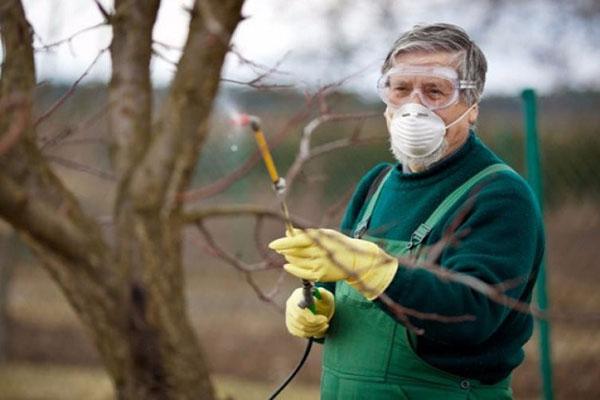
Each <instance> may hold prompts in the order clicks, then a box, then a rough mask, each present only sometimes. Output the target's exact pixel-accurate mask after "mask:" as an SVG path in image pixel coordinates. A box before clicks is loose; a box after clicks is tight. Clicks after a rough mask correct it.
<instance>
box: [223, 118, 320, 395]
mask: <svg viewBox="0 0 600 400" xmlns="http://www.w3.org/2000/svg"><path fill="white" fill-rule="evenodd" d="M234 122H235V123H236V124H238V125H241V126H248V125H249V126H250V128H251V129H252V131H253V132H254V139H255V140H256V144H257V146H258V150H259V151H260V155H261V157H262V160H263V163H264V164H265V167H266V169H267V172H268V173H269V177H270V178H271V183H272V184H273V189H274V190H275V193H276V194H277V196H278V197H279V199H280V205H281V211H282V213H283V216H284V218H285V229H286V231H287V232H288V234H289V235H293V234H294V226H293V225H292V221H291V218H290V213H289V210H288V207H287V204H286V202H285V198H284V197H283V195H284V193H285V190H286V184H285V179H283V178H282V177H280V176H279V174H278V173H277V168H276V167H275V163H274V162H273V157H272V156H271V151H270V150H269V146H268V144H267V140H266V139H265V135H264V133H263V131H262V128H261V125H260V119H259V118H258V117H256V116H254V115H248V114H240V115H238V116H237V117H236V118H234ZM302 294H303V299H302V301H301V302H300V303H299V304H298V307H300V308H308V309H309V310H310V311H311V312H312V313H313V314H316V313H317V311H316V307H315V302H314V300H313V296H315V297H316V298H317V299H320V298H321V294H320V293H319V290H318V289H317V288H315V287H314V286H313V284H312V282H310V281H308V280H305V279H303V280H302ZM312 342H313V338H310V339H308V343H307V346H306V349H305V351H304V355H303V356H302V358H301V360H300V362H299V363H298V365H297V366H296V368H295V369H294V370H293V371H292V373H291V374H290V375H289V376H288V377H287V379H286V380H285V381H284V382H283V383H282V384H281V385H280V386H279V387H278V388H277V389H276V390H275V391H274V392H273V393H272V394H271V396H270V397H269V400H271V399H274V398H275V397H277V395H278V394H279V393H280V392H281V391H282V390H283V389H284V388H285V387H286V386H287V385H288V384H289V383H290V382H291V380H292V379H293V378H294V377H295V376H296V374H297V373H298V371H299V370H300V368H302V365H303V364H304V361H306V358H307V357H308V353H309V352H310V349H311V347H312Z"/></svg>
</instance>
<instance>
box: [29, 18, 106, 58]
mask: <svg viewBox="0 0 600 400" xmlns="http://www.w3.org/2000/svg"><path fill="white" fill-rule="evenodd" d="M103 26H107V27H108V26H110V25H109V24H108V22H107V21H102V22H99V23H97V24H95V25H92V26H88V27H86V28H83V29H80V30H78V31H77V32H75V33H73V34H72V35H71V36H69V37H66V38H64V39H60V40H58V41H56V42H54V43H50V44H46V45H44V46H42V47H38V48H36V49H35V51H46V50H49V49H51V48H53V47H56V46H60V45H61V44H64V43H69V44H70V43H71V41H72V40H73V39H75V38H76V37H77V36H79V35H81V34H82V33H85V32H89V31H92V30H94V29H97V28H100V27H103Z"/></svg>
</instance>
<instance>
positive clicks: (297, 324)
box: [285, 288, 335, 338]
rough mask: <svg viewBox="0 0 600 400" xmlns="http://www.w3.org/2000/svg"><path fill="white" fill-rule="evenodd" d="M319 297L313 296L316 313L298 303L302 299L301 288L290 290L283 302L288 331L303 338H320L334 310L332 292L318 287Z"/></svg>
mask: <svg viewBox="0 0 600 400" xmlns="http://www.w3.org/2000/svg"><path fill="white" fill-rule="evenodd" d="M319 293H320V295H321V296H320V297H321V298H320V299H317V298H314V297H313V298H314V301H315V308H316V312H317V313H316V314H313V313H312V312H311V311H309V310H308V309H307V308H300V307H299V306H298V304H299V303H300V301H302V300H303V299H304V295H303V292H302V288H298V289H296V290H294V291H293V292H292V295H291V296H290V297H289V298H288V300H287V302H286V304H285V325H286V327H287V329H288V331H289V332H290V333H291V334H292V335H294V336H299V337H303V338H309V337H314V338H321V337H323V336H325V332H327V329H328V328H329V320H330V319H331V317H333V313H334V312H335V301H334V298H333V294H332V293H331V292H330V291H329V290H327V289H324V288H319Z"/></svg>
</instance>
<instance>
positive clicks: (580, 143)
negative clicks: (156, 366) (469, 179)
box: [0, 0, 600, 400]
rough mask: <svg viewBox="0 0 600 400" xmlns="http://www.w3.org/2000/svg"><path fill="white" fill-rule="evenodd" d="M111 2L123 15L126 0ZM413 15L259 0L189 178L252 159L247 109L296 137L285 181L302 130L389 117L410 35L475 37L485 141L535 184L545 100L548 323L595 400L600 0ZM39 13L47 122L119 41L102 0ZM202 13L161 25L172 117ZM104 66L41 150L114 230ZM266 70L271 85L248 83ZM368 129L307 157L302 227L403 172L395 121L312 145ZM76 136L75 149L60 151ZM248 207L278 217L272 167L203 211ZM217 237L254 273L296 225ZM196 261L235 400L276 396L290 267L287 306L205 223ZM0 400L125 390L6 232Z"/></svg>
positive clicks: (293, 358)
mask: <svg viewBox="0 0 600 400" xmlns="http://www.w3.org/2000/svg"><path fill="white" fill-rule="evenodd" d="M102 3H103V4H104V5H105V6H107V8H109V9H110V8H111V7H112V4H111V2H108V1H102ZM416 3H417V2H412V1H399V0H397V1H394V0H380V1H377V2H373V1H366V0H337V1H335V0H327V1H317V0H311V1H308V0H304V1H286V2H283V1H276V0H249V1H247V3H246V5H245V7H244V14H245V15H246V16H247V17H248V18H247V19H246V20H245V21H244V22H242V23H241V24H240V26H239V27H238V30H237V32H236V35H235V36H234V38H233V44H234V51H233V52H232V53H231V54H230V55H229V56H228V58H227V62H226V66H225V68H224V71H223V78H224V82H223V85H222V88H221V91H220V94H219V98H218V101H217V104H216V108H215V111H214V115H213V121H212V122H213V123H212V129H211V134H210V137H209V139H208V141H207V143H206V144H205V146H204V148H203V150H202V154H201V157H200V159H199V161H198V165H197V169H196V176H195V179H194V183H193V186H194V188H200V187H206V186H207V185H209V184H211V183H213V182H215V181H218V180H219V179H221V178H222V177H224V176H226V175H228V174H229V173H231V172H232V171H235V170H236V169H238V168H240V167H242V166H243V165H244V163H245V162H246V161H247V160H248V158H249V157H250V156H252V154H253V153H254V151H255V144H254V142H253V139H252V137H251V136H250V135H249V134H248V132H246V131H244V130H243V129H240V128H235V127H232V126H231V124H229V123H228V118H229V117H230V115H231V113H232V112H235V111H244V112H249V113H252V114H256V115H258V116H260V117H261V118H262V120H263V122H264V128H265V133H266V135H267V137H268V139H272V138H273V137H275V136H277V137H282V138H283V139H282V140H280V141H277V146H276V147H274V148H273V153H274V158H275V162H276V163H277V165H278V167H279V169H280V170H281V172H282V173H285V172H286V171H287V169H288V168H289V166H290V165H291V163H292V161H293V159H294V157H295V155H296V153H297V147H298V143H299V137H300V133H301V130H302V128H303V127H304V126H306V125H307V124H308V123H309V121H310V120H312V119H313V118H315V117H317V116H318V115H319V113H322V112H337V113H365V112H374V113H382V112H383V109H384V107H383V105H382V103H381V102H380V101H379V100H378V99H377V97H376V93H375V83H376V80H377V78H378V69H379V67H380V64H381V63H382V61H383V58H384V57H385V54H386V52H387V50H388V49H389V47H390V46H391V45H392V43H393V41H394V40H395V39H396V38H397V36H398V35H399V34H400V33H401V32H403V31H404V30H406V29H408V28H410V27H411V26H413V25H414V24H416V23H421V22H450V23H455V24H458V25H460V26H462V27H464V28H465V29H466V30H467V32H468V33H469V34H470V35H471V37H472V38H473V40H474V41H475V42H477V43H478V44H479V45H480V46H481V47H482V49H483V51H484V52H485V53H486V56H487V57H488V63H489V73H488V82H487V86H486V93H485V96H484V98H483V101H482V104H481V107H480V110H481V111H480V118H479V121H478V124H477V132H478V134H479V135H480V136H481V137H482V139H483V140H484V141H485V142H486V143H487V144H488V145H489V146H490V147H492V148H493V149H494V150H495V151H496V152H497V153H498V154H499V155H500V156H501V157H502V158H503V159H504V160H505V161H507V162H508V163H509V164H510V165H511V166H513V167H514V168H515V169H516V170H517V171H519V172H520V173H525V169H526V168H525V165H526V162H525V157H524V154H525V136H524V123H523V118H524V117H523V104H522V100H521V97H520V95H521V92H522V90H523V89H525V88H533V89H535V90H536V92H537V93H538V96H539V99H538V100H539V101H538V106H539V108H538V117H539V146H540V152H541V159H540V163H541V166H542V173H543V189H544V190H543V198H542V200H543V206H544V210H545V221H546V234H547V242H548V246H547V274H548V293H549V299H550V306H551V310H552V312H553V313H555V314H556V315H557V316H558V317H557V318H556V319H555V320H552V321H551V322H550V326H551V332H552V341H551V344H552V360H553V370H554V389H555V398H559V399H573V398H577V399H593V398H600V381H598V376H600V329H598V328H599V327H600V291H598V290H597V287H598V285H600V276H599V274H598V260H599V259H600V246H598V244H599V243H600V174H598V172H597V171H596V168H598V167H600V113H599V112H598V110H599V109H600V43H599V41H598V38H599V37H600V3H598V2H597V1H595V0H588V1H585V0H575V1H552V0H545V1H542V0H539V1H537V0H533V1H529V2H521V1H510V0H485V1H479V2H476V3H475V2H472V1H466V0H465V1H461V0H456V1H449V0H423V1H420V2H418V4H416ZM24 5H25V8H26V12H27V15H28V18H29V20H30V22H31V23H32V25H33V28H34V30H35V32H36V35H35V41H36V42H35V45H36V48H37V49H38V50H37V52H36V62H37V69H38V81H39V86H38V89H37V92H36V111H37V114H42V113H43V112H44V111H45V110H47V109H48V108H49V107H50V106H51V105H52V104H53V103H54V102H55V101H56V100H57V99H58V98H60V97H61V96H62V95H63V94H64V93H65V92H67V91H68V90H69V87H70V85H71V84H72V83H73V82H74V81H75V80H77V79H78V78H79V77H80V76H81V75H82V74H83V73H84V71H85V70H86V69H87V68H88V67H89V66H90V65H91V63H92V61H93V60H94V59H95V58H96V56H97V55H98V54H99V51H100V50H101V49H103V48H105V47H107V46H108V45H109V43H110V29H109V28H107V27H97V28H94V29H91V30H87V28H88V27H92V26H95V25H96V24H98V23H100V22H101V21H102V18H101V15H100V14H99V13H98V10H97V8H96V7H95V6H94V4H93V2H91V1H90V2H80V1H75V0H61V1H58V0H56V1H52V0H45V1H39V0H28V1H24ZM189 5H190V1H168V2H167V1H165V2H164V4H163V6H162V8H161V11H160V14H159V20H158V23H157V25H156V28H155V32H154V36H155V39H156V42H157V44H156V48H155V50H156V54H155V58H154V60H153V63H152V71H153V80H154V83H155V88H156V106H157V107H160V102H161V98H162V96H164V94H165V93H166V91H167V90H168V84H169V80H170V78H171V77H172V74H173V71H174V68H175V66H174V64H173V63H175V62H176V61H177V59H178V56H179V55H180V51H179V50H178V48H179V47H180V46H181V45H182V42H183V40H184V38H185V33H186V29H185V26H186V21H187V12H186V11H185V8H186V7H189ZM82 30H83V31H84V32H82V33H81V34H79V35H77V36H75V37H71V36H72V35H73V34H74V33H76V32H79V31H82ZM65 38H68V40H65V41H62V39H65ZM57 42H59V43H58V44H57V45H54V44H55V43H57ZM109 74H110V60H109V57H108V54H106V53H104V54H103V55H101V56H100V58H99V59H98V61H97V63H94V64H93V65H92V68H91V69H90V70H89V73H87V74H86V76H85V77H84V79H83V81H82V83H80V85H79V86H78V88H77V90H76V91H75V93H74V94H73V95H72V96H71V97H70V98H69V99H67V101H66V102H65V103H64V105H63V106H62V107H61V108H60V109H59V110H58V111H57V112H56V113H54V114H53V115H52V117H51V118H50V119H49V120H47V121H45V122H44V125H42V126H41V128H40V129H38V135H39V137H40V146H42V147H43V149H44V153H45V154H46V155H47V156H48V157H49V158H50V159H51V160H52V161H53V163H54V165H55V167H56V169H57V171H58V172H59V174H60V176H61V177H62V178H63V179H64V182H65V184H66V185H67V187H69V188H70V189H71V190H72V191H73V192H74V193H75V195H76V196H77V197H78V198H79V200H80V201H81V203H82V205H83V206H84V208H85V209H86V210H87V211H88V212H89V213H90V214H91V215H94V216H96V217H97V218H98V220H99V221H100V222H101V223H103V224H104V226H105V229H106V234H107V235H110V231H111V226H110V218H109V216H110V213H111V209H112V195H113V189H114V183H113V180H112V176H111V173H110V169H109V165H110V164H109V161H108V151H109V149H108V147H107V145H106V142H105V138H106V134H107V127H106V120H105V111H106V102H107V89H106V82H107V79H108V77H109ZM257 76H258V77H261V76H262V77H261V78H260V79H259V80H258V81H256V82H254V83H252V84H251V85H248V84H247V83H248V82H252V80H253V79H255V78H256V77H257ZM340 80H343V82H339V81H340ZM332 82H338V83H339V84H338V85H336V86H335V88H334V90H331V91H329V92H328V95H327V96H326V97H324V98H322V99H321V101H318V102H316V103H314V102H313V103H307V99H309V98H310V97H311V96H312V95H313V94H314V93H315V92H317V91H318V90H319V89H320V88H322V87H323V86H325V85H327V84H330V83H332ZM244 83H246V84H244ZM251 86H255V87H251ZM294 116H296V118H294V119H293V117H294ZM298 116H300V117H298ZM292 119H293V123H291V122H290V121H292ZM357 132H360V134H361V137H367V138H372V139H374V141H373V142H370V144H365V145H361V146H358V145H357V146H352V147H349V148H344V149H340V150H338V151H335V152H330V153H327V154H325V155H323V156H321V157H316V158H315V159H313V160H311V161H310V162H309V163H308V164H307V165H306V167H305V168H304V169H303V172H302V173H301V175H300V176H299V177H298V179H297V180H296V182H295V183H294V185H293V187H292V189H291V193H290V194H289V206H290V209H291V211H292V213H293V214H294V215H297V216H300V217H302V218H304V219H305V220H308V221H310V222H312V223H313V224H315V225H321V226H325V225H327V226H332V227H335V226H336V225H337V223H338V222H339V219H340V216H341V213H342V211H343V204H344V202H345V201H347V197H348V195H349V194H350V193H351V190H352V188H353V186H354V184H355V183H356V182H357V181H358V179H359V178H360V176H361V175H362V174H364V173H365V172H366V171H367V170H369V169H370V168H371V167H372V166H374V165H375V164H377V163H378V162H381V161H392V157H391V155H390V153H389V151H388V144H387V139H386V135H387V134H386V130H385V124H384V121H383V118H382V117H373V118H369V119H366V120H361V121H358V122H357V121H342V122H331V123H328V124H324V125H322V126H321V127H319V128H318V129H317V130H316V131H315V134H314V140H313V143H314V145H319V144H325V143H329V142H332V141H335V140H338V139H341V138H347V137H349V136H350V135H352V134H355V133H357ZM61 137H62V138H65V139H64V140H58V138H61ZM247 203H251V204H260V205H262V206H266V207H272V208H273V209H276V207H277V206H276V199H275V196H274V195H273V192H272V190H271V187H270V182H269V180H268V178H267V176H266V173H265V171H264V168H263V167H262V165H260V164H256V165H255V167H254V168H252V169H251V170H250V171H249V172H248V173H247V174H245V175H244V176H242V177H241V178H240V179H238V180H237V181H236V182H235V184H233V185H232V186H230V187H229V188H228V189H226V190H224V191H223V192H221V193H219V194H217V195H215V196H212V197H208V198H206V197H204V198H198V197H196V198H194V197H192V198H191V199H190V201H189V203H188V206H189V208H190V209H194V208H195V207H203V206H209V205H222V204H247ZM208 226H209V228H210V229H211V231H212V232H213V233H214V235H215V237H216V238H217V239H218V241H219V243H220V244H221V245H222V246H223V247H225V248H227V249H228V250H229V251H231V252H232V253H234V254H235V255H237V256H238V257H240V258H242V259H243V260H245V261H247V262H248V263H252V262H256V261H259V260H260V257H261V252H262V251H263V250H264V243H267V242H268V240H269V239H271V238H274V237H276V236H279V235H280V234H281V233H282V232H283V226H281V225H279V224H275V223H265V224H264V226H263V227H262V234H261V235H260V240H259V244H258V248H257V244H256V240H255V236H256V235H255V221H253V220H252V219H251V218H235V219H222V220H215V221H213V222H211V223H209V224H208ZM232 227H235V229H232ZM185 251H186V278H187V293H188V303H189V312H190V313H191V317H192V320H193V321H194V325H195V327H196V329H197V332H198V335H199V338H200V341H201V343H202V345H203V348H204V350H205V351H206V353H207V356H208V359H209V362H210V365H211V367H212V370H213V371H214V378H215V382H216V384H217V386H218V388H219V392H220V394H221V396H222V397H223V398H225V397H227V396H231V397H233V398H236V399H254V398H256V399H262V398H266V397H267V395H268V393H269V392H270V391H271V390H272V389H273V388H274V387H275V386H277V384H278V383H279V382H280V381H281V380H283V379H284V378H285V376H286V375H287V374H288V373H289V372H290V371H291V369H292V368H293V366H294V365H295V363H296V362H297V360H298V359H299V357H300V355H301V353H302V350H303V348H304V341H302V340H299V339H296V338H292V337H291V336H289V335H288V334H287V332H286V330H285V326H284V324H283V314H282V311H281V310H282V306H283V304H284V302H285V299H286V298H287V296H288V294H289V293H290V291H291V290H292V289H293V288H294V287H296V286H297V285H298V282H297V281H296V280H294V279H290V278H288V277H287V276H285V275H281V274H280V273H279V272H277V271H266V272H257V273H254V274H252V279H254V280H256V282H257V283H258V284H259V285H260V286H261V287H262V288H264V290H265V291H269V290H271V289H272V288H274V287H275V288H278V291H277V293H276V295H275V296H274V301H273V303H274V304H273V303H266V302H264V301H261V300H260V299H259V298H258V296H257V295H256V293H255V292H254V291H253V289H252V287H251V286H250V285H249V284H248V283H247V282H246V276H245V275H244V274H243V273H241V272H240V271H237V270H235V269H234V268H233V267H231V266H229V265H227V264H225V263H223V262H222V261H221V260H219V259H218V258H215V257H213V256H211V254H210V252H207V251H206V247H205V245H204V242H203V239H202V237H201V236H200V235H199V233H198V232H197V231H196V230H194V229H190V230H189V232H188V235H187V241H186V246H185ZM537 340H538V337H537V332H536V335H535V336H534V338H533V340H532V341H531V342H530V343H529V344H528V345H527V347H526V351H527V357H526V361H525V363H524V364H523V365H522V366H521V367H519V368H518V369H517V371H516V372H515V376H514V390H515V398H517V399H535V398H540V396H541V395H540V393H541V379H540V375H539V352H538V347H537ZM319 364H320V349H319V347H318V346H317V347H316V348H314V349H313V351H312V353H311V356H310V358H309V360H308V362H307V365H306V366H305V367H304V369H303V370H302V371H301V373H300V374H299V376H298V378H297V380H296V381H295V382H294V383H293V384H292V385H291V387H290V389H289V392H288V391H286V392H285V393H284V395H283V396H282V397H281V398H283V399H288V398H289V399H294V398H298V399H308V398H318V380H319V374H320V367H319ZM0 398H2V399H14V400H16V399H19V400H23V399H80V398H86V399H109V398H112V392H111V387H110V383H109V381H108V379H107V377H106V375H105V374H104V373H103V371H102V368H101V365H100V362H99V358H98V354H97V352H96V351H95V349H94V347H93V344H92V343H91V341H90V340H89V338H88V336H87V334H86V332H85V330H84V328H83V326H82V324H81V323H80V322H79V321H78V320H77V318H76V317H75V314H74V313H73V311H72V310H71V309H70V308H69V306H68V304H67V303H66V301H65V299H64V298H63V296H62V294H61V293H60V292H59V290H58V289H57V287H56V286H55V285H54V284H53V282H52V281H51V280H50V278H49V276H48V275H47V274H46V273H45V271H44V270H43V269H42V268H41V267H40V266H39V264H38V262H37V260H36V259H35V258H33V257H32V256H31V255H30V253H29V252H28V251H27V249H26V248H25V247H24V246H23V245H22V244H21V243H20V241H19V239H18V238H17V237H16V236H15V235H14V234H13V232H12V231H11V229H10V228H9V227H8V226H6V225H3V224H2V223H0Z"/></svg>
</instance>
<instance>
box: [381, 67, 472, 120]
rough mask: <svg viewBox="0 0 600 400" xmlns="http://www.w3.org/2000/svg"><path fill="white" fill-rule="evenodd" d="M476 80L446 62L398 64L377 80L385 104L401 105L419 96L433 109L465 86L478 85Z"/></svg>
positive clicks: (448, 101)
mask: <svg viewBox="0 0 600 400" xmlns="http://www.w3.org/2000/svg"><path fill="white" fill-rule="evenodd" d="M476 87H477V86H476V84H475V81H468V80H459V79H458V73H457V72H456V70H454V69H453V68H450V67H444V66H422V65H408V64H404V65H397V66H395V67H393V68H391V69H390V70H389V71H387V72H386V73H385V74H384V75H383V76H382V77H381V78H379V81H378V82H377V90H378V92H379V96H380V97H381V99H382V100H383V102H384V103H385V104H387V105H388V106H389V107H392V108H398V107H401V106H402V105H404V104H406V103H411V102H414V96H417V97H418V98H419V99H420V100H421V103H422V104H423V105H424V106H425V107H427V108H429V109H430V110H437V109H440V108H444V107H448V106H450V105H452V104H454V103H455V102H456V101H457V100H458V97H459V94H460V91H461V90H463V89H475V88H476Z"/></svg>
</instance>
